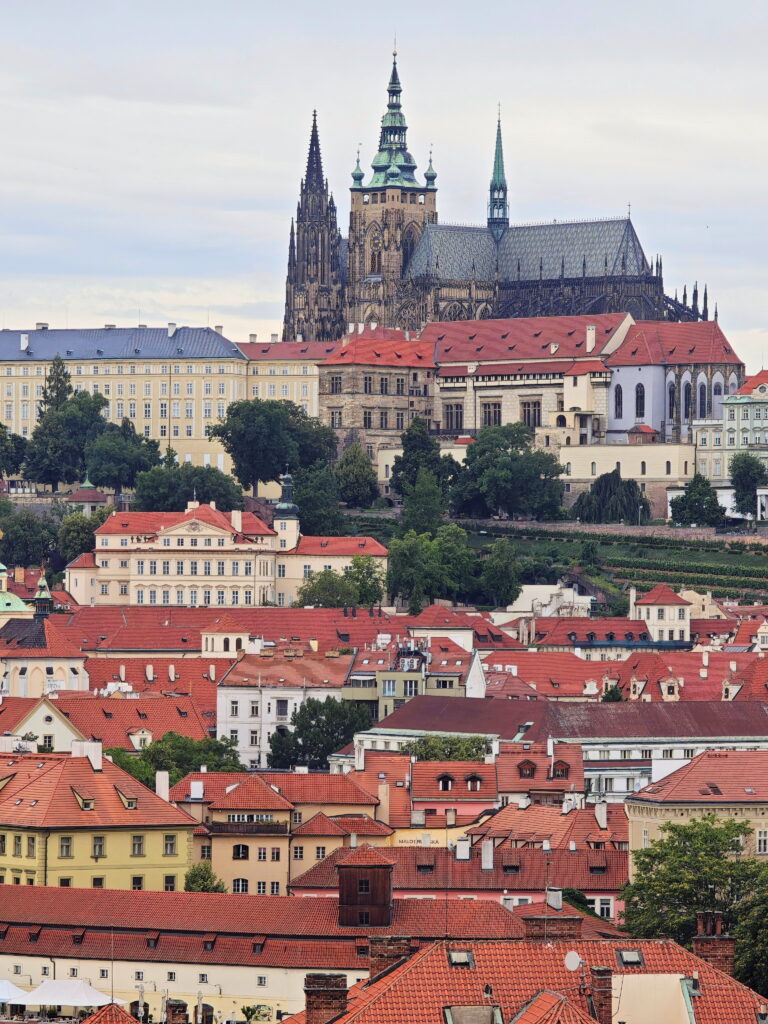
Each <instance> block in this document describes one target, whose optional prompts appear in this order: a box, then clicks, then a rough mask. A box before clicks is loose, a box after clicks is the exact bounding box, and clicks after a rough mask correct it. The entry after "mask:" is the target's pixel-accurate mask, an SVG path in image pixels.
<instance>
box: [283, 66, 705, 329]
mask: <svg viewBox="0 0 768 1024" xmlns="http://www.w3.org/2000/svg"><path fill="white" fill-rule="evenodd" d="M401 91H402V88H401V85H400V77H399V74H398V68H397V55H396V54H395V60H394V62H393V65H392V74H391V76H390V79H389V84H388V86H387V94H388V102H387V110H386V113H385V114H384V117H383V118H382V122H381V132H380V137H379V147H378V151H377V153H376V155H375V156H374V158H373V161H372V164H371V167H372V172H373V173H372V175H371V177H370V179H369V180H368V181H367V182H365V173H364V172H363V170H362V168H361V167H360V159H359V153H358V160H357V163H356V165H355V169H354V170H353V172H352V187H351V190H350V206H351V210H350V219H349V232H348V236H347V237H346V238H343V237H342V235H341V232H340V230H339V227H338V222H337V209H336V204H335V202H334V199H333V196H332V195H331V194H330V192H329V188H328V181H327V179H326V178H325V177H324V176H323V164H322V157H321V153H320V141H319V136H318V129H317V117H316V115H315V116H313V120H312V130H311V135H310V144H309V155H308V158H307V168H306V173H305V176H304V178H303V179H302V181H301V189H300V197H299V203H298V207H297V211H296V219H295V222H294V221H292V222H291V231H290V241H289V250H288V275H287V281H286V303H285V319H284V324H283V340H284V341H304V342H309V341H332V340H336V339H338V338H340V337H341V336H342V335H343V334H344V332H345V330H346V329H347V325H348V324H350V323H355V324H361V323H362V324H369V325H372V324H381V325H383V326H385V327H394V328H401V329H404V330H416V329H420V328H422V327H423V326H424V325H425V324H426V323H428V322H430V321H435V320H438V321H446V320H482V319H488V318H508V317H531V316H558V315H568V314H571V315H574V314H575V315H596V314H599V313H617V312H626V313H631V314H632V316H633V317H634V318H635V319H636V320H684V321H695V320H699V319H701V320H707V319H708V318H709V303H708V296H707V289H706V286H705V288H704V292H703V296H702V302H701V305H699V292H698V286H697V285H695V286H694V288H693V291H692V294H691V301H690V303H689V301H688V294H687V290H684V291H683V297H682V301H679V300H678V297H677V294H675V297H674V298H672V297H670V296H669V295H667V294H665V291H664V281H663V277H662V261H661V258H660V257H657V258H656V259H654V260H649V259H648V258H647V257H646V255H645V253H644V251H643V247H642V245H641V244H640V240H639V238H638V236H637V234H636V232H635V228H634V225H633V224H632V221H631V219H630V217H629V214H628V215H627V216H626V217H618V218H607V219H596V220H589V221H567V220H552V221H547V222H545V223H541V224H510V222H509V199H508V187H507V180H506V176H505V170H504V154H503V148H502V135H501V121H500V120H499V122H498V123H497V126H496V143H495V152H494V158H493V169H492V175H491V182H490V187H489V195H488V203H487V220H486V223H485V225H482V226H477V227H467V226H459V225H451V224H438V216H437V187H436V184H435V181H436V178H437V174H436V172H435V170H434V168H433V166H432V157H431V155H430V159H429V165H428V167H427V169H426V171H425V172H424V180H423V182H421V181H419V180H418V178H417V176H416V162H415V160H414V158H413V156H412V155H411V153H410V152H409V151H408V148H407V142H406V135H407V130H408V129H407V125H406V121H405V115H404V114H403V111H402V107H401V103H400V94H401ZM715 318H717V311H716V310H715Z"/></svg>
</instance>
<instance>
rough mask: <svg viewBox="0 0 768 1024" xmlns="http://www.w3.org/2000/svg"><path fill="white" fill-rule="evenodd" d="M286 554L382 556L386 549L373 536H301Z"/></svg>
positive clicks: (385, 553)
mask: <svg viewBox="0 0 768 1024" xmlns="http://www.w3.org/2000/svg"><path fill="white" fill-rule="evenodd" d="M286 553H287V554H294V555H336V556H339V555H345V556H348V557H352V556H353V555H372V556H374V557H377V558H384V557H385V556H386V555H387V553H388V552H387V549H386V548H385V547H384V545H383V544H380V543H379V542H378V541H377V540H375V539H374V538H373V537H362V536H361V537H301V538H300V539H299V543H298V545H297V546H296V547H295V548H293V549H292V550H291V551H289V552H286Z"/></svg>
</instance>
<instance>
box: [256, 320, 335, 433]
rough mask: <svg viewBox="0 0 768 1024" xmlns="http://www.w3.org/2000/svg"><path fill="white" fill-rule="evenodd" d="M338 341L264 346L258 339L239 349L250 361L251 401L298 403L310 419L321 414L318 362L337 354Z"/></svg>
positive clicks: (283, 342)
mask: <svg viewBox="0 0 768 1024" xmlns="http://www.w3.org/2000/svg"><path fill="white" fill-rule="evenodd" d="M337 347H338V346H337V344H336V343H335V342H324V341H303V342H302V341H281V342H270V343H266V344H260V343H259V342H257V341H256V336H255V335H251V341H250V342H247V343H246V344H244V345H238V348H239V349H240V351H241V352H242V353H243V355H244V356H245V357H246V359H247V360H248V387H247V396H246V397H248V398H263V399H267V400H270V399H273V400H275V401H290V402H295V403H296V405H298V406H299V407H300V408H301V409H303V410H304V412H305V413H306V414H307V415H308V416H319V415H320V402H319V393H320V389H319V384H318V381H319V370H318V363H320V362H322V361H323V360H324V359H327V358H328V356H330V355H333V353H334V352H335V350H336V348H337Z"/></svg>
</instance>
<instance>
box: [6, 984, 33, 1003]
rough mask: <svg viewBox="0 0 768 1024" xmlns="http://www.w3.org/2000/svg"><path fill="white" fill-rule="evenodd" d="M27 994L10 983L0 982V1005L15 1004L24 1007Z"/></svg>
mask: <svg viewBox="0 0 768 1024" xmlns="http://www.w3.org/2000/svg"><path fill="white" fill-rule="evenodd" d="M28 995H29V992H25V991H24V989H23V988H19V987H18V986H17V985H14V984H13V982H12V981H0V1003H16V1004H17V1005H19V1006H24V1005H25V1004H26V1001H27V996H28Z"/></svg>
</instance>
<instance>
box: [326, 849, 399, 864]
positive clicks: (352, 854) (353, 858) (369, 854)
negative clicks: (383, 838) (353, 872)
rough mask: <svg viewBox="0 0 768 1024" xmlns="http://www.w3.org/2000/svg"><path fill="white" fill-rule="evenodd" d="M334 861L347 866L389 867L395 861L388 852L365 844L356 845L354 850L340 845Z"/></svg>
mask: <svg viewBox="0 0 768 1024" xmlns="http://www.w3.org/2000/svg"><path fill="white" fill-rule="evenodd" d="M336 852H339V851H336ZM336 863H337V864H343V865H344V867H347V868H352V867H363V866H366V867H385V868H390V867H392V865H393V864H394V863H395V862H394V860H393V859H392V858H391V857H390V856H389V855H388V854H385V853H382V851H381V850H380V849H377V848H376V847H373V846H369V845H367V844H366V845H365V846H358V847H357V849H356V850H348V849H347V848H346V847H342V848H341V853H340V856H339V857H338V858H337V859H336Z"/></svg>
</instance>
